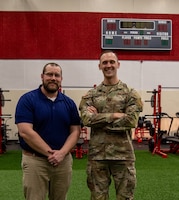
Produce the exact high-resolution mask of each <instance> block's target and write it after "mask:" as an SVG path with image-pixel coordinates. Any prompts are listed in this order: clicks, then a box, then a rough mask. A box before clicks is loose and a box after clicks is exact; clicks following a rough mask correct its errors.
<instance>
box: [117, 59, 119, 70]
mask: <svg viewBox="0 0 179 200" xmlns="http://www.w3.org/2000/svg"><path fill="white" fill-rule="evenodd" d="M117 68H118V69H119V68H120V62H119V61H118V67H117Z"/></svg>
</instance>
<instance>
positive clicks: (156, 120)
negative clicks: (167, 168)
mask: <svg viewBox="0 0 179 200" xmlns="http://www.w3.org/2000/svg"><path fill="white" fill-rule="evenodd" d="M162 88H165V89H171V88H172V89H179V88H178V87H161V85H158V90H154V91H153V92H152V93H153V96H152V100H153V102H152V104H151V105H153V109H154V110H153V115H148V116H147V115H146V116H145V117H151V118H153V125H154V130H153V132H152V134H150V135H151V137H152V138H151V139H150V140H149V150H150V151H151V152H152V154H158V155H161V156H162V157H163V158H167V154H166V153H176V152H177V151H178V150H179V137H178V135H176V134H175V136H170V135H169V134H170V130H171V126H172V123H173V117H171V116H169V115H168V114H167V113H162V108H161V89H162ZM178 114H179V113H178ZM166 117H167V118H169V119H170V120H171V121H170V126H169V129H168V132H167V131H166V130H161V119H162V118H166ZM163 141H168V142H170V143H169V144H170V149H169V150H164V149H161V144H162V142H163Z"/></svg>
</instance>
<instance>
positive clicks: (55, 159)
mask: <svg viewBox="0 0 179 200" xmlns="http://www.w3.org/2000/svg"><path fill="white" fill-rule="evenodd" d="M49 153H50V155H49V156H48V161H49V163H50V164H51V165H53V166H57V165H59V163H60V162H61V161H62V160H63V159H64V157H65V154H64V153H63V152H62V151H60V150H51V151H49Z"/></svg>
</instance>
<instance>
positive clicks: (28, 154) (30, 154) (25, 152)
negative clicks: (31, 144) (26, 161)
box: [22, 150, 47, 158]
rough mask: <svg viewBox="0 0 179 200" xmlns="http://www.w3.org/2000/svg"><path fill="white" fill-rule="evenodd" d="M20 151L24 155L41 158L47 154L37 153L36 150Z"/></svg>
mask: <svg viewBox="0 0 179 200" xmlns="http://www.w3.org/2000/svg"><path fill="white" fill-rule="evenodd" d="M22 153H23V154H24V155H26V156H34V157H41V158H47V156H45V155H43V154H40V153H37V152H30V151H27V150H23V151H22Z"/></svg>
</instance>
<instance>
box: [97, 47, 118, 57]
mask: <svg viewBox="0 0 179 200" xmlns="http://www.w3.org/2000/svg"><path fill="white" fill-rule="evenodd" d="M105 53H113V54H114V55H115V56H116V58H117V60H118V55H117V53H116V52H114V51H112V50H110V49H108V50H104V51H102V52H101V54H100V56H99V59H101V56H102V55H103V54H105Z"/></svg>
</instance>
